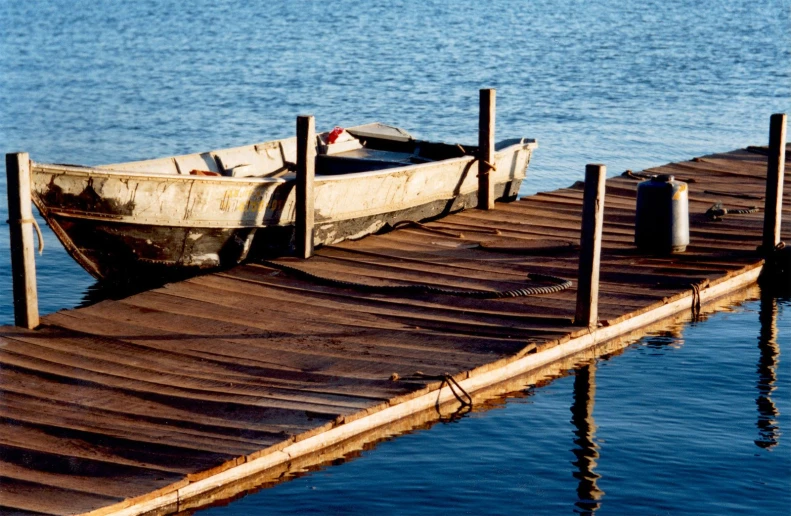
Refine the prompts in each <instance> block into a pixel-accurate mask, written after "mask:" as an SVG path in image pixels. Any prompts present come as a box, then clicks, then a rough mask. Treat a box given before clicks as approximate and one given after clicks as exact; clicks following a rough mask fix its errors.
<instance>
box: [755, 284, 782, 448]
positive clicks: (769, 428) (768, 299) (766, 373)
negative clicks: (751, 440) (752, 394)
mask: <svg viewBox="0 0 791 516" xmlns="http://www.w3.org/2000/svg"><path fill="white" fill-rule="evenodd" d="M758 319H759V321H760V323H761V329H760V334H759V336H758V349H759V351H760V355H759V357H758V366H757V367H756V371H757V373H758V381H757V382H756V388H757V389H758V397H757V398H755V404H756V405H757V406H758V421H757V422H756V426H757V427H758V438H757V439H756V440H755V444H756V446H758V447H759V448H766V449H768V448H772V447H774V446H776V445H777V442H778V438H779V437H780V428H779V426H778V425H777V416H778V414H779V412H778V410H777V407H776V406H775V403H774V401H772V392H773V391H774V390H775V389H776V388H777V387H776V383H777V365H778V362H779V356H780V346H779V345H778V343H777V299H776V298H775V297H773V296H771V295H769V294H767V293H762V295H761V307H760V309H759V312H758Z"/></svg>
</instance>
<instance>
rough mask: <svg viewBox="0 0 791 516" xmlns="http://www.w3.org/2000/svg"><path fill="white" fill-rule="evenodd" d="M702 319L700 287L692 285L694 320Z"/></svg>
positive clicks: (695, 284)
mask: <svg viewBox="0 0 791 516" xmlns="http://www.w3.org/2000/svg"><path fill="white" fill-rule="evenodd" d="M698 317H700V285H699V284H697V283H693V284H692V320H697V319H698Z"/></svg>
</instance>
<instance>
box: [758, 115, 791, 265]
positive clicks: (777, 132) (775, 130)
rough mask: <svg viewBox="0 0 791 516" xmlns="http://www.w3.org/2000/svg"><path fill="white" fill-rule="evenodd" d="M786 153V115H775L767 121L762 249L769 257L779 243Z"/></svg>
mask: <svg viewBox="0 0 791 516" xmlns="http://www.w3.org/2000/svg"><path fill="white" fill-rule="evenodd" d="M785 151H786V114H785V113H776V114H774V115H772V116H771V118H770V120H769V157H768V161H767V165H766V205H765V208H764V231H763V241H762V246H761V247H762V249H763V252H764V254H766V255H769V254H770V253H771V252H772V251H773V250H774V249H775V247H776V246H777V244H779V243H780V222H781V220H780V219H781V216H782V213H783V173H784V170H785Z"/></svg>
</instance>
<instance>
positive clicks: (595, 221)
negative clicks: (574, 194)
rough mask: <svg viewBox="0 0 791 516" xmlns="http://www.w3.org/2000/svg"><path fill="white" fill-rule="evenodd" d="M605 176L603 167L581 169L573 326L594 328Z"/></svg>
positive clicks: (596, 310)
mask: <svg viewBox="0 0 791 516" xmlns="http://www.w3.org/2000/svg"><path fill="white" fill-rule="evenodd" d="M606 173H607V167H605V166H604V165H586V166H585V191H584V193H583V198H582V232H581V233H582V234H581V236H580V262H579V281H578V284H577V309H576V312H575V314H574V324H576V325H579V326H588V327H591V326H593V327H595V326H596V325H597V323H598V319H599V315H598V310H599V267H600V264H601V240H602V226H603V222H604V178H605V176H606Z"/></svg>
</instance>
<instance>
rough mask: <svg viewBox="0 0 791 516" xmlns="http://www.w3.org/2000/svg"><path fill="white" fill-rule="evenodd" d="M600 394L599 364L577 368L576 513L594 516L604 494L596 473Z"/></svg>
mask: <svg viewBox="0 0 791 516" xmlns="http://www.w3.org/2000/svg"><path fill="white" fill-rule="evenodd" d="M595 394H596V363H595V362H592V363H590V364H588V365H586V366H584V367H581V368H579V369H577V372H576V376H575V377H574V402H573V403H572V405H571V423H572V424H573V425H574V427H575V430H574V435H575V436H576V438H575V439H574V444H575V445H576V447H575V448H574V449H573V450H572V452H573V453H574V455H575V456H576V457H577V459H576V460H575V461H574V462H572V464H574V465H575V466H577V470H576V471H574V473H573V475H574V478H576V479H577V481H578V484H577V498H578V500H577V502H576V503H575V504H574V505H575V506H576V508H575V512H577V513H580V514H592V513H593V512H595V511H596V510H597V509H598V508H599V506H600V503H599V500H601V498H602V496H603V495H604V491H602V490H601V489H599V486H598V485H596V481H597V480H598V479H599V478H600V476H599V475H598V474H597V473H596V472H595V471H593V469H594V468H595V467H596V460H597V459H598V458H599V451H598V446H597V445H596V443H595V442H594V441H593V438H594V435H595V432H596V423H595V422H594V420H593V404H594V396H595Z"/></svg>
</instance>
